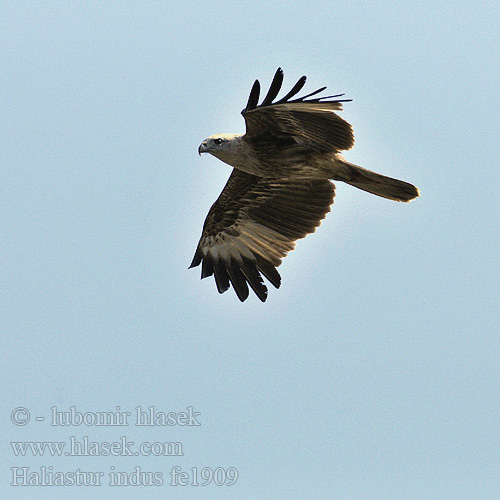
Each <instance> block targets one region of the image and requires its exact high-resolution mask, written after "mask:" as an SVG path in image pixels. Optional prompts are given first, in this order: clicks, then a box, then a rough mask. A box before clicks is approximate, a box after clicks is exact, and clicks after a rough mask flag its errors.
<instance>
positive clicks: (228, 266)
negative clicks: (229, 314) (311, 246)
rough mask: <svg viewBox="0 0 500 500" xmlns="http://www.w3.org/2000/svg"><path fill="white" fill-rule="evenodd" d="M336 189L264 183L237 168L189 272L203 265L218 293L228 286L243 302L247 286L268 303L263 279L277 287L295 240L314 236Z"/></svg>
mask: <svg viewBox="0 0 500 500" xmlns="http://www.w3.org/2000/svg"><path fill="white" fill-rule="evenodd" d="M334 196H335V186H334V185H333V184H332V183H331V182H330V181H328V180H325V179H302V178H291V179H274V178H261V177H256V176H254V175H250V174H247V173H245V172H241V171H239V170H237V169H233V172H232V174H231V176H230V177H229V180H228V181H227V184H226V186H225V187H224V189H223V191H222V193H221V194H220V196H219V198H218V199H217V201H216V202H215V203H214V204H213V205H212V208H211V209H210V211H209V213H208V215H207V218H206V220H205V224H204V226H203V233H202V235H201V238H200V241H199V243H198V247H197V249H196V253H195V256H194V258H193V261H192V263H191V265H190V267H195V266H198V265H199V264H202V269H201V277H202V278H206V277H207V276H211V275H212V274H213V275H214V276H215V282H216V285H217V289H218V291H219V293H223V292H225V291H226V290H227V289H228V288H229V285H230V283H231V284H232V285H233V288H234V290H235V292H236V294H237V295H238V298H239V299H240V300H241V301H244V300H245V299H246V298H247V297H248V285H250V287H251V288H252V289H253V291H254V292H255V293H256V294H257V296H258V297H259V299H260V300H261V301H262V302H264V301H265V300H266V298H267V287H266V286H265V284H264V282H263V280H262V276H261V273H262V275H264V276H265V277H266V278H267V279H268V280H269V281H270V282H271V283H272V284H273V285H274V286H275V287H276V288H278V287H279V286H280V282H281V277H280V275H279V273H278V271H277V270H276V267H278V266H279V265H280V264H281V259H282V258H283V257H285V256H286V254H287V253H288V252H289V251H290V250H293V248H294V246H295V240H297V239H299V238H303V237H304V236H306V235H307V234H308V233H312V232H314V231H315V230H316V227H318V226H319V224H320V222H321V220H322V219H324V217H325V215H326V214H327V213H328V212H329V211H330V205H331V204H332V203H333V198H334Z"/></svg>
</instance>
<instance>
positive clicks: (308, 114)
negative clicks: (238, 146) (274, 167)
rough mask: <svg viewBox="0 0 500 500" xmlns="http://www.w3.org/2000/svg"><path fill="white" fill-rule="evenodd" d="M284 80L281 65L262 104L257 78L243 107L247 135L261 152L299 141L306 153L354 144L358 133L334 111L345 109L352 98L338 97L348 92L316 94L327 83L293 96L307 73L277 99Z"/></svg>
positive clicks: (258, 154) (256, 151)
mask: <svg viewBox="0 0 500 500" xmlns="http://www.w3.org/2000/svg"><path fill="white" fill-rule="evenodd" d="M282 83H283V71H282V70H281V68H278V70H277V71H276V74H275V75H274V78H273V81H272V83H271V87H270V88H269V91H268V93H267V95H266V97H265V98H264V100H263V101H262V103H261V104H258V101H259V94H260V83H259V81H258V80H256V81H255V83H254V85H253V87H252V90H251V92H250V97H249V98H248V103H247V106H246V107H245V109H244V110H243V111H242V115H243V117H244V118H245V122H246V134H245V139H246V140H247V141H249V143H250V144H251V146H252V148H253V149H254V151H255V153H256V155H257V156H261V155H264V157H269V155H271V156H272V152H273V151H276V149H277V148H276V145H280V146H281V147H284V146H285V147H286V146H287V145H288V146H294V147H296V146H297V145H298V146H300V148H301V149H302V153H303V154H304V155H308V154H315V155H316V154H325V153H330V154H332V155H333V154H336V153H338V152H339V151H345V150H347V149H350V148H352V146H353V145H354V134H353V131H352V127H351V125H350V124H349V123H347V122H346V121H345V120H344V119H343V118H341V117H340V116H339V115H337V114H336V113H334V111H335V110H341V109H342V103H343V102H347V101H350V100H351V99H338V98H339V97H342V96H343V95H344V94H337V95H331V96H324V97H314V98H313V97H312V96H316V95H317V94H318V93H320V92H322V91H323V90H325V88H326V87H322V88H320V89H318V90H315V91H314V92H311V93H310V94H307V95H305V96H303V97H299V98H296V99H292V97H294V96H295V95H296V94H297V93H298V92H300V90H301V89H302V87H303V86H304V85H305V83H306V77H305V76H303V77H302V78H300V79H299V81H298V82H297V83H296V84H295V85H294V87H293V88H292V90H290V92H288V94H286V95H285V96H284V97H283V98H282V99H280V100H278V101H276V102H273V101H274V99H275V98H276V96H277V95H278V93H279V91H280V89H281V85H282ZM264 157H263V158H262V159H264Z"/></svg>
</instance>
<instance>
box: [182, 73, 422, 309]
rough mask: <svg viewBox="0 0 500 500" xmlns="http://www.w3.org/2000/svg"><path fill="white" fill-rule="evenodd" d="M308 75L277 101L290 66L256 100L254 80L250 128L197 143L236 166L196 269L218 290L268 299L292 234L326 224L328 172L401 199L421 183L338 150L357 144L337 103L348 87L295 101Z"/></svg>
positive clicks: (207, 227) (330, 194) (206, 230)
mask: <svg viewBox="0 0 500 500" xmlns="http://www.w3.org/2000/svg"><path fill="white" fill-rule="evenodd" d="M305 81H306V77H305V76H303V77H302V78H300V80H299V81H298V82H297V83H296V84H295V86H294V87H293V88H292V90H291V91H290V92H289V93H288V94H287V95H285V97H283V98H282V99H280V100H279V101H276V102H273V101H274V100H275V98H276V97H277V95H278V93H279V91H280V89H281V85H282V82H283V72H282V70H281V69H280V68H278V71H277V72H276V74H275V76H274V79H273V81H272V83H271V87H270V89H269V91H268V93H267V95H266V97H265V98H264V100H263V101H262V103H261V104H260V105H259V104H258V100H259V94H260V84H259V81H258V80H256V81H255V83H254V85H253V87H252V90H251V92H250V97H249V99H248V103H247V106H246V107H245V109H244V110H243V111H242V114H243V117H244V118H245V123H246V134H244V135H243V134H216V135H213V136H210V137H209V138H207V139H206V140H205V141H203V143H202V144H201V145H200V147H199V149H198V151H199V153H200V154H201V153H205V152H207V153H210V154H212V155H213V156H215V157H217V158H219V159H220V160H222V161H224V162H226V163H228V164H230V165H232V166H233V167H234V169H233V172H232V174H231V176H230V177H229V180H228V182H227V184H226V186H225V187H224V189H223V191H222V193H221V194H220V196H219V198H218V199H217V201H216V202H215V203H214V204H213V205H212V208H211V209H210V211H209V213H208V216H207V218H206V220H205V224H204V226H203V233H202V236H201V238H200V241H199V243H198V247H197V249H196V253H195V256H194V258H193V261H192V263H191V266H190V267H195V266H198V265H199V264H201V265H202V274H201V277H202V278H206V277H207V276H211V275H214V277H215V282H216V285H217V289H218V291H219V292H220V293H223V292H225V291H226V290H227V289H228V288H229V286H230V285H232V286H233V288H234V290H235V292H236V294H237V296H238V298H239V299H240V300H241V301H244V300H245V299H246V298H247V297H248V294H249V290H248V285H250V287H251V288H252V289H253V291H254V292H255V293H256V295H257V297H258V298H259V299H260V300H261V301H265V300H266V298H267V287H266V285H265V284H264V281H263V279H262V276H264V277H265V278H266V279H267V280H268V281H269V282H270V283H271V284H272V285H274V286H275V287H276V288H278V287H279V286H280V282H281V278H280V275H279V273H278V271H277V270H276V268H277V267H278V266H279V265H280V264H281V260H282V259H283V258H284V257H285V256H286V254H287V253H288V252H289V251H290V250H293V248H294V246H295V241H296V240H297V239H299V238H303V237H305V236H306V235H307V234H309V233H312V232H314V231H315V230H316V228H317V227H318V226H319V225H320V223H321V221H322V220H323V219H324V217H325V216H326V214H327V213H328V212H329V211H330V205H331V204H332V203H333V198H334V196H335V187H334V185H333V184H332V182H331V181H330V180H341V181H344V182H347V183H348V184H351V185H353V186H355V187H358V188H360V189H363V190H365V191H368V192H370V193H373V194H376V195H378V196H382V197H385V198H388V199H391V200H396V201H405V202H407V201H410V200H412V199H413V198H415V197H417V196H418V195H419V192H418V189H417V188H416V187H415V186H413V185H412V184H409V183H407V182H404V181H400V180H397V179H393V178H390V177H386V176H383V175H380V174H377V173H375V172H371V171H369V170H366V169H363V168H361V167H358V166H357V165H353V164H352V163H348V162H346V161H345V159H344V157H343V156H342V155H341V154H340V152H341V151H344V150H347V149H350V148H351V147H352V146H353V144H354V135H353V132H352V128H351V126H350V125H349V123H347V122H346V121H345V120H344V119H342V118H341V117H340V116H338V115H337V114H336V113H335V112H334V111H339V110H341V109H342V102H346V101H348V100H347V99H338V98H339V97H342V95H343V94H339V95H334V96H326V97H313V96H316V95H317V94H318V93H320V92H322V91H323V90H324V89H325V87H323V88H321V89H318V90H316V91H314V92H312V93H310V94H308V95H306V96H303V97H300V98H295V99H292V98H293V97H294V96H295V95H296V94H297V93H298V92H299V91H300V90H301V89H302V87H303V86H304V84H305Z"/></svg>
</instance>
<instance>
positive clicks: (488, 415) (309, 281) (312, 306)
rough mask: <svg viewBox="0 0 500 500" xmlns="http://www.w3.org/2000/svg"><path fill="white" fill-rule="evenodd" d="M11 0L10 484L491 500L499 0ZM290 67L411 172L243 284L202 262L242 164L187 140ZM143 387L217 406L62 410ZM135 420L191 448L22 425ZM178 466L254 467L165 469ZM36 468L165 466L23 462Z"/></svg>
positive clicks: (6, 395) (0, 150)
mask: <svg viewBox="0 0 500 500" xmlns="http://www.w3.org/2000/svg"><path fill="white" fill-rule="evenodd" d="M0 5H1V7H0V57H1V67H2V71H1V76H0V94H1V99H0V106H1V115H0V127H1V133H0V163H1V170H0V213H1V214H2V222H1V224H0V255H1V262H2V265H1V266H0V267H1V270H0V285H1V286H0V327H1V346H2V362H1V372H0V375H1V380H2V419H3V425H2V427H3V428H4V430H5V431H6V432H5V433H4V435H3V438H2V441H1V450H0V466H1V481H2V484H1V490H2V492H3V493H2V498H6V499H32V498H40V499H42V500H43V499H48V500H51V499H66V498H67V499H70V498H71V499H102V498H106V499H122V500H123V499H137V498H141V499H150V498H151V499H153V498H154V499H158V498H169V499H179V500H180V499H198V498H199V499H213V498H219V499H225V498H227V499H234V500H239V499H242V500H243V499H245V500H248V499H258V498H265V499H276V500H285V499H287V500H288V499H290V500H294V499H297V500H299V499H300V500H304V499H309V498H310V499H314V500H326V499H328V500H332V499H339V500H340V499H356V500H359V499H367V500H374V499H383V500H389V499H394V500H406V499H407V500H416V499H422V500H431V499H439V500H446V499H450V500H462V499H463V500H465V499H472V498H474V499H482V500H497V499H498V498H500V479H499V478H500V474H499V471H500V427H499V422H500V367H499V365H500V363H499V359H500V357H499V356H500V343H499V333H498V332H499V331H500V328H499V326H500V321H499V306H498V304H499V292H498V288H499V285H498V283H499V278H500V273H499V257H498V248H499V243H500V241H499V240H500V238H499V222H498V221H499V208H498V207H499V196H498V189H499V184H500V183H499V181H500V178H499V170H500V161H499V156H498V150H499V146H500V144H499V143H500V141H499V137H500V119H499V116H500V104H499V102H500V100H499V95H500V85H499V83H498V81H499V75H500V62H499V53H500V35H499V33H500V30H499V25H500V6H499V4H498V2H497V1H493V0H492V1H490V2H480V3H479V5H478V4H477V3H476V4H474V5H472V4H467V3H464V2H450V1H447V2H429V1H424V2H408V1H388V2H316V3H315V4H314V6H312V4H311V3H310V2H303V3H299V2H296V3H294V4H292V5H290V3H289V2H277V1H275V0H273V1H272V2H271V1H269V2H267V1H262V2H259V1H256V2H255V1H254V2H125V1H124V2H83V1H82V2H1V4H0ZM278 66H281V67H282V68H283V69H284V71H285V86H287V87H290V86H291V85H293V83H295V81H296V80H297V79H298V78H299V77H300V76H301V75H303V74H306V75H308V78H309V79H308V86H307V88H308V89H310V90H314V89H316V88H318V87H320V86H323V85H327V86H328V89H329V91H331V92H332V93H339V92H345V93H346V94H347V97H349V98H352V99H354V100H353V102H351V103H347V104H346V106H345V111H344V113H343V115H342V116H344V117H345V118H346V119H347V120H348V121H349V122H351V123H352V124H353V127H354V130H355V134H356V139H357V142H356V145H355V147H354V149H353V150H352V151H350V152H348V153H347V154H346V157H347V159H348V160H349V161H352V162H354V163H357V164H360V165H362V166H365V167H367V168H370V169H373V170H376V171H379V172H381V173H384V174H386V175H391V176H395V177H399V178H402V179H404V180H407V181H410V182H413V183H415V184H416V185H417V186H418V187H419V188H420V189H421V192H422V197H421V198H420V199H418V200H417V201H415V202H413V203H411V204H408V205H406V204H398V203H394V202H390V201H388V200H384V199H380V198H377V197H374V196H371V195H369V194H367V193H364V192H362V191H359V190H356V189H354V188H352V187H350V186H345V185H341V184H338V186H337V198H336V200H335V204H334V206H333V208H332V212H331V213H330V214H329V215H328V217H327V218H326V220H325V221H324V223H323V224H322V226H321V228H320V229H319V231H318V232H317V233H316V234H314V235H312V236H310V237H308V238H307V239H306V240H303V241H300V242H299V244H298V247H297V249H296V250H295V251H294V252H292V253H291V254H290V255H289V256H288V257H287V259H285V261H284V263H283V265H282V267H281V268H280V272H281V275H282V280H283V282H282V287H281V289H280V290H275V289H270V295H269V298H268V301H267V302H266V303H265V304H262V303H260V301H259V300H258V299H257V298H256V297H255V296H251V297H250V298H249V299H248V300H247V302H245V303H243V304H242V303H240V302H239V301H238V299H237V298H236V296H235V294H234V293H233V292H232V291H230V292H227V293H226V294H224V295H219V294H218V293H217V291H216V289H215V285H214V283H213V280H212V279H206V280H203V281H200V279H199V275H200V269H199V268H197V269H195V270H188V269H187V267H188V265H189V263H190V261H191V258H192V256H193V253H194V250H195V247H196V244H197V241H198V238H199V236H200V233H201V228H202V224H203V221H204V218H205V216H206V213H207V211H208V209H209V207H210V205H211V204H212V203H213V201H214V200H215V199H216V197H217V196H218V194H219V192H220V190H221V189H222V187H223V185H224V183H225V181H226V179H227V177H228V176H229V173H230V168H229V167H228V166H226V165H224V164H223V163H221V162H218V161H217V160H216V159H214V158H211V157H207V156H204V157H202V158H200V157H198V154H197V148H198V145H199V143H200V142H201V140H203V139H204V138H205V137H207V136H208V135H211V134H213V133H216V132H242V131H243V130H244V122H243V119H242V117H241V116H240V114H239V112H240V110H241V109H242V108H243V107H244V106H245V104H246V100H247V97H248V92H249V91H250V87H251V85H252V83H253V81H254V80H255V78H259V79H260V81H261V83H262V85H263V86H264V87H267V86H268V85H269V82H270V81H271V78H272V76H273V74H274V72H275V70H276V68H277V67H278ZM271 288H272V287H271ZM139 405H141V406H142V407H144V408H147V407H149V406H152V405H153V406H155V408H156V409H157V410H158V411H165V412H168V411H176V412H181V411H185V409H186V408H187V407H188V406H192V407H193V408H194V410H196V411H199V412H200V413H201V417H200V421H201V424H202V425H201V426H199V427H156V428H154V427H153V428H137V427H135V426H134V425H130V426H129V427H127V428H126V429H122V428H103V427H98V428H96V427H82V426H80V427H71V428H64V427H54V426H50V424H49V417H50V408H51V407H53V406H57V407H58V408H59V409H60V410H67V409H68V408H69V407H71V406H75V407H76V408H77V409H79V410H80V411H83V412H98V411H112V410H114V409H115V408H116V407H117V406H119V407H120V408H121V409H122V411H131V412H134V409H135V407H137V406H139ZM16 407H25V408H27V409H29V411H30V412H31V416H32V420H31V421H30V422H29V423H28V424H27V425H26V426H15V425H14V424H13V423H12V422H11V420H10V419H11V412H12V410H13V409H14V408H16ZM37 416H41V417H45V418H46V421H44V422H37V421H35V418H36V417H37ZM123 435H126V436H127V438H128V439H129V441H134V442H136V443H141V442H144V441H149V442H153V441H161V442H165V441H179V442H182V444H183V446H184V457H145V456H144V457H143V456H140V457H109V456H108V457H106V456H100V457H68V456H62V457H29V456H25V457H15V456H14V453H13V451H12V449H11V446H10V444H9V442H11V441H16V442H17V441H19V442H20V441H61V442H65V441H68V439H69V437H71V436H76V437H78V438H82V437H83V436H88V437H89V439H90V440H93V441H99V442H103V441H108V442H112V441H116V440H119V438H120V437H121V436H123ZM177 465H178V466H180V467H182V468H183V469H184V470H187V471H189V470H190V469H191V468H192V467H198V468H199V469H201V468H202V467H209V468H212V469H215V468H217V467H224V468H228V467H235V468H237V469H238V471H239V478H238V481H237V482H236V484H234V485H233V486H224V487H218V486H214V485H211V486H205V487H201V486H199V487H196V486H186V487H184V488H182V487H172V486H169V485H168V483H169V481H170V476H169V474H168V473H169V471H170V470H171V469H172V467H174V466H177ZM41 466H52V467H53V468H54V469H53V470H54V471H63V472H69V471H75V470H76V469H78V468H80V469H81V470H86V471H103V472H105V473H106V474H107V473H108V472H109V471H110V467H112V466H113V467H115V470H122V471H127V472H132V471H133V470H134V469H135V467H136V466H140V467H141V469H142V470H143V471H159V472H162V473H163V474H164V482H165V484H164V485H163V486H160V487H132V486H129V487H119V488H111V487H109V486H101V487H95V488H90V487H83V486H82V487H76V486H74V487H65V488H62V487H61V488H57V487H45V488H35V487H23V488H21V487H12V486H9V484H10V482H11V479H12V471H11V467H30V468H31V470H32V471H39V470H40V467H41Z"/></svg>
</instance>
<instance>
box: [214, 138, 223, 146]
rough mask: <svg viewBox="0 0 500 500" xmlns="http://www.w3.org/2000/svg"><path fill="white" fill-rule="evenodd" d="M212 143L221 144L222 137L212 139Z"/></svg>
mask: <svg viewBox="0 0 500 500" xmlns="http://www.w3.org/2000/svg"><path fill="white" fill-rule="evenodd" d="M214 144H216V145H217V146H218V145H219V144H222V139H214Z"/></svg>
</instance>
